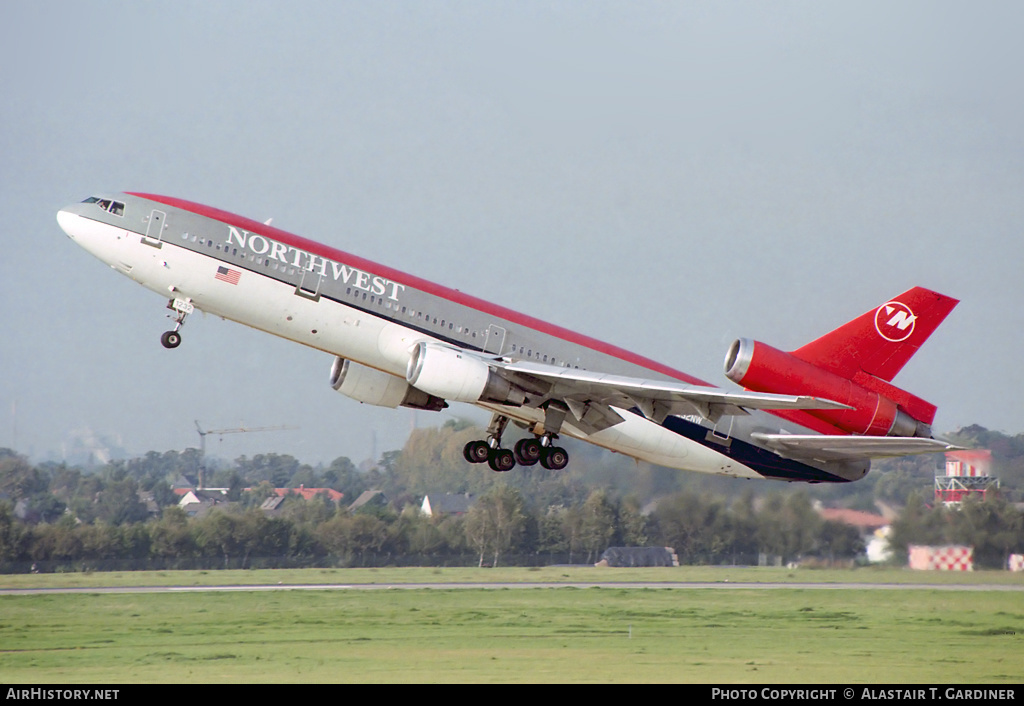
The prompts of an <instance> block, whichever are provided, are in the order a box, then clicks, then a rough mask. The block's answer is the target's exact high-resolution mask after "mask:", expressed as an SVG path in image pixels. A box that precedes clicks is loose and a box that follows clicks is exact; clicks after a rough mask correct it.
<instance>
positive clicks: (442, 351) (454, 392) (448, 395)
mask: <svg viewBox="0 0 1024 706" xmlns="http://www.w3.org/2000/svg"><path fill="white" fill-rule="evenodd" d="M405 379H406V381H407V382H408V383H409V384H410V385H412V386H413V387H415V388H416V389H419V390H424V391H425V392H429V393H430V394H432V395H436V396H438V397H440V398H442V399H446V400H457V401H459V402H469V403H471V404H472V403H476V402H495V403H497V404H507V405H513V406H516V407H518V406H520V405H522V404H524V403H525V402H526V392H525V391H524V390H522V389H521V388H519V387H517V386H516V385H514V384H512V383H511V382H509V381H508V380H506V379H505V378H503V377H502V376H501V375H498V373H496V372H494V370H492V369H491V366H489V365H488V364H487V363H486V361H483V360H481V359H479V358H477V357H475V356H473V355H471V354H468V353H466V352H464V351H460V350H458V349H457V348H449V347H447V346H439V345H437V344H433V343H425V342H421V343H418V344H417V345H416V347H415V348H413V351H412V357H411V358H410V359H409V366H408V368H407V370H406V374H405Z"/></svg>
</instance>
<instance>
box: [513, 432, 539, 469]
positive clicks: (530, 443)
mask: <svg viewBox="0 0 1024 706" xmlns="http://www.w3.org/2000/svg"><path fill="white" fill-rule="evenodd" d="M515 453H516V461H518V462H519V465H521V466H532V465H533V464H535V463H537V461H539V460H540V457H541V446H540V441H538V440H537V439H520V440H519V441H517V442H516V446H515Z"/></svg>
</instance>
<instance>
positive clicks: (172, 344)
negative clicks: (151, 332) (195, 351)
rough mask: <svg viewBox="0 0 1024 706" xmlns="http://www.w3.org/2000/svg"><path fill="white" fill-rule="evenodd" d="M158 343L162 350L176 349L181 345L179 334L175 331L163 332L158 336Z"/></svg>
mask: <svg viewBox="0 0 1024 706" xmlns="http://www.w3.org/2000/svg"><path fill="white" fill-rule="evenodd" d="M160 343H162V344H163V347H164V348H177V347H178V346H180V345H181V334H180V333H178V332H177V331H164V333H163V335H162V336H160Z"/></svg>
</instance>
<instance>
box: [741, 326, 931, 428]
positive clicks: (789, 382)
mask: <svg viewBox="0 0 1024 706" xmlns="http://www.w3.org/2000/svg"><path fill="white" fill-rule="evenodd" d="M725 375H726V377H728V378H729V379H730V380H732V381H733V382H736V383H738V384H740V385H742V386H743V387H745V388H747V389H748V390H754V391H756V392H769V393H774V394H780V395H812V396H814V397H820V398H822V399H827V400H833V401H835V402H840V403H842V404H845V405H849V406H850V407H852V408H853V409H839V410H824V409H808V410H803V412H804V413H806V414H810V415H812V416H814V417H816V418H818V419H821V420H822V421H825V422H828V423H829V424H831V425H833V426H835V427H838V428H839V429H842V430H843V431H847V432H850V433H852V434H863V435H866V436H924V437H930V436H931V429H930V428H929V427H928V425H927V424H922V423H919V422H918V421H917V420H915V419H914V418H913V417H911V416H910V415H909V414H907V413H906V412H904V411H902V410H900V409H899V408H898V406H897V404H896V403H895V402H894V401H892V400H891V399H889V398H888V397H886V396H885V395H882V394H880V393H878V392H874V391H871V390H868V389H865V388H864V387H862V386H860V385H858V384H856V383H855V382H853V381H852V380H847V379H846V378H843V377H841V376H839V375H836V374H835V373H831V372H829V371H827V370H823V369H821V368H819V367H817V366H816V365H812V364H811V363H808V362H806V361H804V360H800V359H799V358H797V357H796V356H794V355H792V354H790V353H786V352H784V351H780V350H779V349H777V348H773V347H772V346H769V345H767V344H766V343H761V342H760V341H752V340H750V339H749V338H740V339H738V340H736V341H734V342H733V344H732V345H731V346H729V351H728V353H726V355H725Z"/></svg>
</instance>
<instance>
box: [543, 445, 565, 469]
mask: <svg viewBox="0 0 1024 706" xmlns="http://www.w3.org/2000/svg"><path fill="white" fill-rule="evenodd" d="M540 465H542V466H544V468H547V469H548V470H552V471H560V470H562V469H563V468H565V467H566V466H568V465H569V452H568V451H566V450H565V449H563V448H562V447H561V446H552V447H551V448H549V449H546V450H545V453H544V454H542V455H541V457H540Z"/></svg>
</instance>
